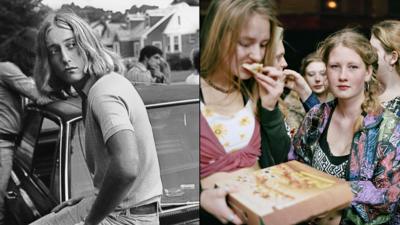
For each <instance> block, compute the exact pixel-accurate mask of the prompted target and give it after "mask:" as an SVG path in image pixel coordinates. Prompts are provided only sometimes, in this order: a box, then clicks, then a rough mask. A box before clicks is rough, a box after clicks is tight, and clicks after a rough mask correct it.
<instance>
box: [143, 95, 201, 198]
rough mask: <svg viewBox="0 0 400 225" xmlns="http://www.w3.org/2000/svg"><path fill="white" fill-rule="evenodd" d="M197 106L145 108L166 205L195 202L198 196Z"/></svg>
mask: <svg viewBox="0 0 400 225" xmlns="http://www.w3.org/2000/svg"><path fill="white" fill-rule="evenodd" d="M198 109H199V108H198V104H197V103H196V104H183V105H176V106H164V107H156V108H151V109H148V114H149V118H150V122H151V125H152V127H153V135H154V139H155V141H156V148H157V153H158V160H159V163H160V170H161V179H162V183H163V188H164V195H163V197H162V200H161V202H162V203H163V204H164V205H165V204H185V203H187V202H197V201H198V197H199V133H198V131H199V127H198V126H199V122H198V118H199V114H198V111H199V110H198Z"/></svg>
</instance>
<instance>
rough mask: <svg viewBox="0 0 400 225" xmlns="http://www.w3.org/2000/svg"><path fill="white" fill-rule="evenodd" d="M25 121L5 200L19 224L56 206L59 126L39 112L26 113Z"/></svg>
mask: <svg viewBox="0 0 400 225" xmlns="http://www.w3.org/2000/svg"><path fill="white" fill-rule="evenodd" d="M53 119H54V118H53ZM24 121H25V122H26V124H24V125H23V133H22V138H21V142H20V143H19V144H18V146H17V148H16V151H15V157H14V165H13V170H12V174H11V178H10V182H9V186H8V190H7V197H6V204H7V207H8V209H9V211H10V213H11V214H12V216H13V217H14V219H15V220H16V221H17V222H18V224H28V223H30V222H32V221H34V220H35V219H37V218H39V217H41V216H43V215H46V214H47V213H49V212H50V210H51V209H52V208H53V207H54V206H55V205H56V201H55V199H54V198H53V197H52V195H51V194H50V191H49V184H50V176H51V173H52V171H53V169H54V166H55V164H56V162H57V160H56V159H55V157H54V156H55V152H57V145H58V138H59V126H58V125H57V123H56V122H54V120H51V119H49V118H48V117H44V115H43V113H42V112H41V111H40V110H38V109H36V108H29V109H28V110H27V114H26V117H25V120H24ZM55 121H57V120H55Z"/></svg>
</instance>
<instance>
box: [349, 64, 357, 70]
mask: <svg viewBox="0 0 400 225" xmlns="http://www.w3.org/2000/svg"><path fill="white" fill-rule="evenodd" d="M350 69H352V70H356V69H358V66H354V65H352V66H350Z"/></svg>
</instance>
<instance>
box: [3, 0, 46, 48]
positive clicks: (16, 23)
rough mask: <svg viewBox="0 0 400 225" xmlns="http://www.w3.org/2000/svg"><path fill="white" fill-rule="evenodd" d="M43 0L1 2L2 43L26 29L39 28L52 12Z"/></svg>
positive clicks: (4, 0)
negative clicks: (42, 2) (43, 3)
mask: <svg viewBox="0 0 400 225" xmlns="http://www.w3.org/2000/svg"><path fill="white" fill-rule="evenodd" d="M41 1H42V0H1V1H0V30H1V32H0V43H2V42H4V40H6V39H7V38H9V37H10V36H12V35H13V34H15V33H16V32H17V31H19V30H21V29H22V28H25V27H34V28H38V26H39V25H40V22H41V21H42V19H43V17H44V16H45V15H46V14H47V12H48V11H49V10H50V9H49V8H48V7H46V6H44V5H42V4H41Z"/></svg>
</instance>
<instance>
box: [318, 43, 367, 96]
mask: <svg viewBox="0 0 400 225" xmlns="http://www.w3.org/2000/svg"><path fill="white" fill-rule="evenodd" d="M326 71H327V76H328V82H329V88H330V90H331V92H332V94H333V95H334V96H336V97H337V98H338V99H353V98H360V97H363V96H364V82H366V81H369V79H370V77H371V74H372V70H371V68H368V69H367V67H366V66H365V64H364V62H363V60H362V59H361V57H360V56H359V55H358V54H357V53H356V52H355V51H354V50H353V49H351V48H347V47H344V46H342V45H339V46H337V47H335V48H333V49H332V51H331V52H330V53H329V58H328V63H327V68H326Z"/></svg>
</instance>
